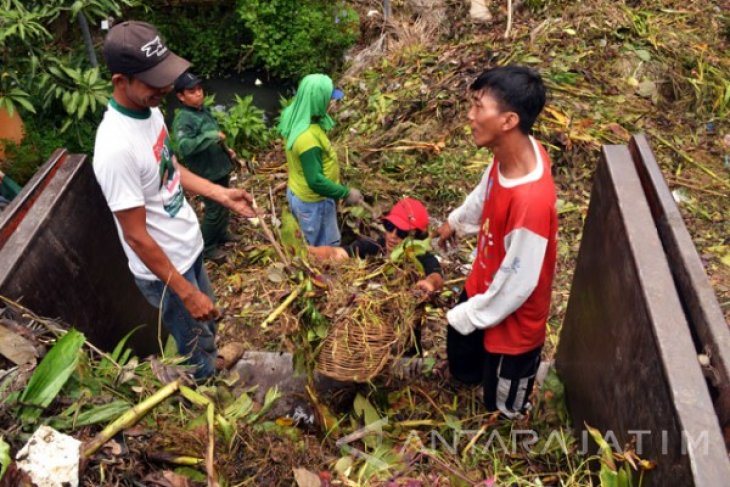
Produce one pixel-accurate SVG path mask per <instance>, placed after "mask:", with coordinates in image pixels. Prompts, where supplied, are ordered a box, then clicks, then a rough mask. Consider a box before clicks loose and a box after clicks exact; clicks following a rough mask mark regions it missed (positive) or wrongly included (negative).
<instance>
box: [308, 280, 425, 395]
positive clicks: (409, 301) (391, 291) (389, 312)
mask: <svg viewBox="0 0 730 487" xmlns="http://www.w3.org/2000/svg"><path fill="white" fill-rule="evenodd" d="M392 277H393V276H391V279H389V281H390V282H389V284H388V285H383V286H381V287H377V288H375V289H366V290H359V291H355V292H354V293H353V290H352V288H351V287H350V288H349V289H347V288H346V289H347V290H348V291H349V293H350V300H349V303H347V304H346V306H344V307H339V309H337V311H336V312H335V314H334V316H332V317H331V323H332V324H331V327H330V330H329V332H328V334H327V337H326V338H325V339H324V341H323V343H322V345H321V347H320V350H319V354H318V356H317V367H316V368H317V371H318V372H319V373H321V374H323V375H326V376H328V377H331V378H333V379H336V380H340V381H352V382H367V381H369V380H371V379H372V378H374V377H375V376H377V375H378V374H380V373H381V372H382V371H383V369H384V368H385V367H386V366H387V365H388V364H389V363H390V362H391V361H392V360H393V359H394V358H395V357H399V356H400V355H402V354H403V352H404V350H405V348H406V346H407V344H408V343H410V337H411V332H412V329H413V326H414V323H415V310H416V305H417V303H416V300H414V298H413V296H412V294H411V293H410V291H409V289H408V282H409V280H407V279H393V278H392ZM398 277H402V276H400V275H399V276H398ZM350 283H352V281H350ZM351 286H352V284H351ZM404 286H405V289H403V288H404ZM340 289H342V288H340ZM334 294H336V295H343V294H345V293H342V292H340V293H334ZM336 295H335V296H332V298H337V296H336ZM352 296H355V298H354V299H353V298H352ZM330 301H332V299H331V300H330Z"/></svg>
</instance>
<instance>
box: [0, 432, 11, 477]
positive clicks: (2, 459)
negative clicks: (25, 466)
mask: <svg viewBox="0 0 730 487" xmlns="http://www.w3.org/2000/svg"><path fill="white" fill-rule="evenodd" d="M12 461H13V460H12V458H10V445H8V444H7V443H6V442H5V440H4V439H3V437H2V436H0V480H2V478H3V476H4V475H5V470H7V469H8V465H10V462H12Z"/></svg>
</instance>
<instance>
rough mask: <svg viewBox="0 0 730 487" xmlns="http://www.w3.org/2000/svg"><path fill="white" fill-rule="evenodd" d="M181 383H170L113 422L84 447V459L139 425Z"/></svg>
mask: <svg viewBox="0 0 730 487" xmlns="http://www.w3.org/2000/svg"><path fill="white" fill-rule="evenodd" d="M181 382H182V379H177V380H175V381H173V382H170V383H169V384H167V385H166V386H164V387H163V388H162V389H160V390H159V391H157V392H155V393H154V394H152V395H151V396H150V397H148V398H147V399H145V400H144V401H142V402H140V403H139V404H137V405H136V406H134V407H133V408H132V409H130V410H129V411H127V412H126V413H124V414H122V415H121V416H119V417H118V418H117V419H116V420H114V421H112V422H111V423H110V424H109V426H107V427H106V428H104V429H103V430H102V431H101V432H100V433H99V434H98V435H96V436H95V437H94V438H92V439H91V440H90V441H89V442H87V443H86V444H85V445H84V447H83V449H82V454H81V456H82V458H89V457H90V456H91V455H93V454H94V453H96V451H97V450H98V449H99V448H101V447H102V445H104V443H106V442H107V441H109V440H110V439H112V438H113V437H114V435H116V434H117V433H119V432H120V431H122V430H125V429H127V428H131V427H132V426H134V425H135V424H137V422H138V421H139V420H140V419H142V418H143V417H144V416H145V415H146V414H147V413H148V412H150V411H151V410H152V409H153V408H154V407H155V406H157V405H158V404H160V403H161V402H162V401H164V400H165V399H167V398H168V397H170V396H171V395H173V394H174V393H175V392H177V390H178V389H180V384H181Z"/></svg>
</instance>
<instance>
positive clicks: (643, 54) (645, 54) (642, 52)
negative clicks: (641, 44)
mask: <svg viewBox="0 0 730 487" xmlns="http://www.w3.org/2000/svg"><path fill="white" fill-rule="evenodd" d="M634 52H635V53H636V55H637V56H639V59H641V60H642V61H645V62H648V61H651V53H650V52H649V51H647V50H646V49H637V50H635V51H634Z"/></svg>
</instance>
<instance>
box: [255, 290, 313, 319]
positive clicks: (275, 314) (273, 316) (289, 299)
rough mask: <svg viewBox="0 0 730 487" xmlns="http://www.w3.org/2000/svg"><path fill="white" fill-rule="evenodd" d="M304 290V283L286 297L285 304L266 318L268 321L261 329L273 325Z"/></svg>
mask: <svg viewBox="0 0 730 487" xmlns="http://www.w3.org/2000/svg"><path fill="white" fill-rule="evenodd" d="M303 289H304V284H303V283H302V284H300V285H299V287H297V288H295V289H294V290H293V291H292V292H291V293H290V294H289V296H287V297H286V299H285V300H284V302H282V303H281V304H280V305H279V306H278V307H277V308H276V309H275V310H274V311H273V312H272V313H271V314H270V315H269V316H267V317H266V319H265V320H264V321H263V323H261V328H266V327H268V326H269V325H270V324H271V323H273V322H274V320H276V319H277V318H278V317H279V315H281V313H283V312H284V310H285V309H286V308H288V307H289V305H290V304H292V303H293V302H294V300H295V299H297V297H298V296H299V294H300V293H301V292H302V290H303Z"/></svg>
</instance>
